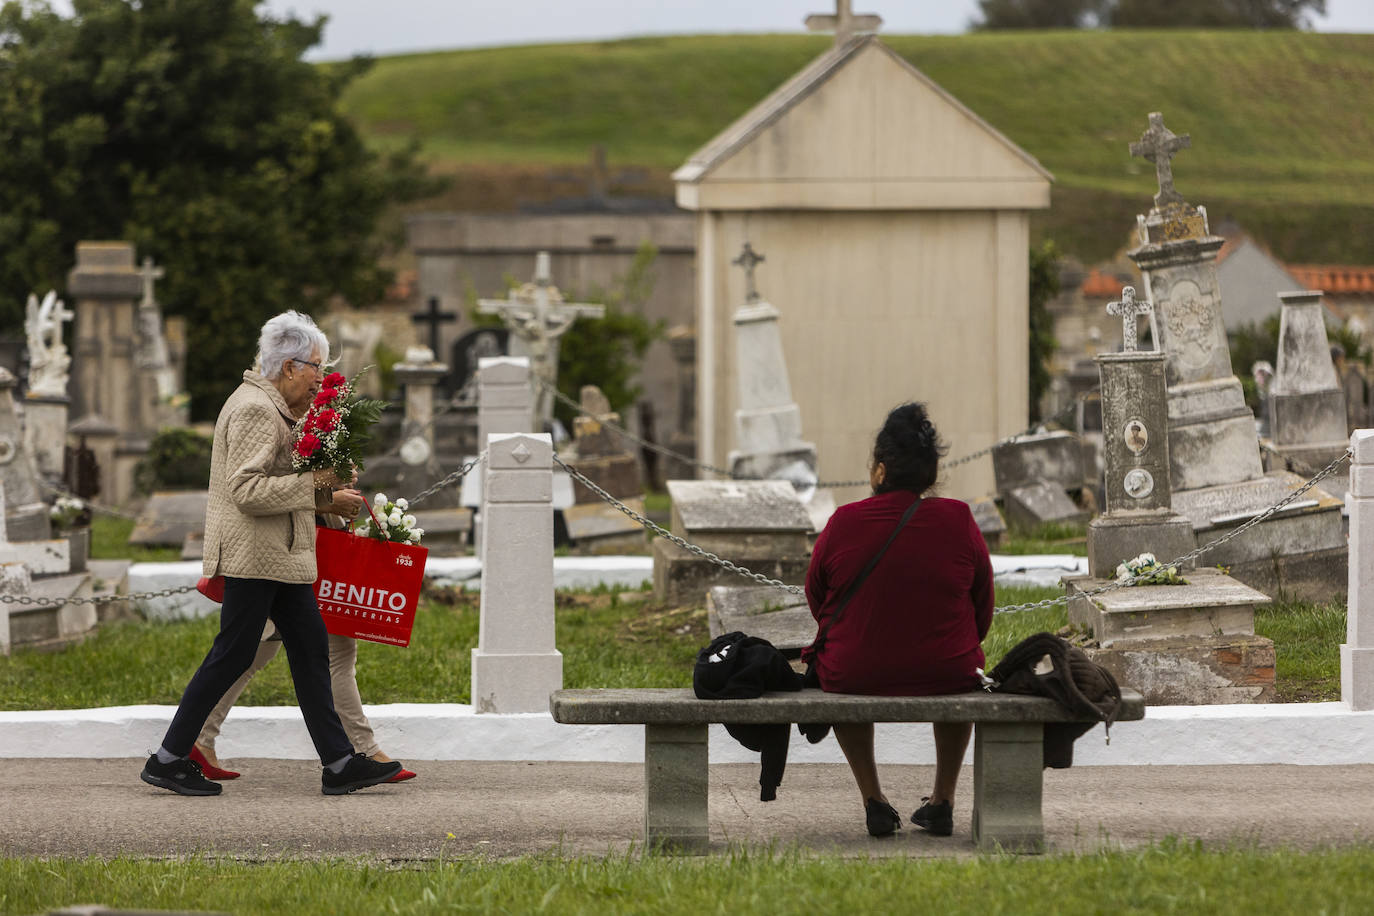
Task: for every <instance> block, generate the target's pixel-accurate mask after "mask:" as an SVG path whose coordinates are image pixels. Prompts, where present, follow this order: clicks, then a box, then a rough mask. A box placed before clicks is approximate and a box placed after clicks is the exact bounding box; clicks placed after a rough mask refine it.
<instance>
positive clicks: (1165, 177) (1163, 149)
mask: <svg viewBox="0 0 1374 916" xmlns="http://www.w3.org/2000/svg"><path fill="white" fill-rule="evenodd" d="M1192 145H1193V141H1192V139H1191V137H1190V135H1189V134H1184V135H1183V136H1181V137H1180V136H1178V135H1177V134H1175V133H1174V132H1173V131H1171V130H1169V128H1167V127H1165V126H1164V115H1162V114H1160V113H1159V112H1157V111H1152V112H1150V129H1149V130H1147V131H1145V133H1143V134H1141V135H1140V140H1139V141H1138V142H1136V143H1132V144H1131V155H1132V156H1141V157H1143V158H1144V159H1147V160H1149V161H1150V162H1153V163H1154V165H1155V177H1156V178H1157V179H1159V193H1158V194H1156V195H1155V207H1156V208H1161V207H1163V206H1164V205H1165V204H1171V203H1183V202H1184V201H1183V195H1182V194H1180V193H1178V191H1176V190H1174V169H1173V165H1172V162H1171V160H1172V159H1173V157H1174V153H1177V152H1178V151H1179V150H1182V149H1188V148H1189V147H1191V146H1192Z"/></svg>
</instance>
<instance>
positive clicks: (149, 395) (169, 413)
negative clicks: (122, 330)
mask: <svg viewBox="0 0 1374 916" xmlns="http://www.w3.org/2000/svg"><path fill="white" fill-rule="evenodd" d="M138 273H139V276H140V277H141V278H142V279H143V298H142V300H140V301H139V303H138V314H137V317H136V319H135V327H136V329H137V332H138V337H137V340H136V343H135V351H134V365H135V366H136V367H137V370H138V373H137V380H138V386H139V391H138V397H139V399H140V400H141V401H142V402H143V404H144V405H145V407H147V408H148V412H147V417H146V423H147V424H148V426H149V427H150V428H151V430H152V432H156V431H157V430H159V429H161V428H162V427H164V426H185V425H186V423H187V422H188V421H189V419H190V409H189V408H190V399H189V397H188V396H187V395H186V394H185V393H184V392H182V391H181V390H180V389H179V388H178V387H177V371H176V367H175V366H173V365H172V353H171V348H170V346H169V345H168V343H167V335H166V333H165V330H164V327H163V322H162V308H161V306H159V305H158V301H157V298H156V297H155V296H154V295H153V284H154V283H155V282H156V281H157V280H158V279H160V278H161V277H162V276H163V275H164V273H165V271H164V270H163V269H162V268H161V267H155V266H153V259H152V258H147V257H145V258H144V259H143V266H142V268H141V269H140V270H139V272H138Z"/></svg>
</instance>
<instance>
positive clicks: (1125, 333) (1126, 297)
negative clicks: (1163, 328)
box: [1107, 286, 1154, 353]
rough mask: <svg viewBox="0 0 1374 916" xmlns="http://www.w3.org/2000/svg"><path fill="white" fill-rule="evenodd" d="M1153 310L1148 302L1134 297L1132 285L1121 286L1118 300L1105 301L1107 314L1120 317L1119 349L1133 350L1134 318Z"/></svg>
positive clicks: (1134, 341)
mask: <svg viewBox="0 0 1374 916" xmlns="http://www.w3.org/2000/svg"><path fill="white" fill-rule="evenodd" d="M1153 311H1154V306H1153V305H1152V304H1150V302H1148V301H1147V300H1145V299H1137V298H1136V297H1135V287H1134V286H1126V287H1123V288H1122V290H1121V299H1120V301H1118V302H1109V303H1107V314H1108V315H1116V316H1118V317H1119V318H1120V319H1121V349H1122V351H1123V352H1126V353H1134V352H1135V350H1136V334H1135V320H1136V318H1137V317H1138V316H1140V315H1149V314H1151V313H1152V312H1153ZM1152 327H1153V325H1152Z"/></svg>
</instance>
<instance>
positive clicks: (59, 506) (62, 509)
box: [48, 496, 86, 531]
mask: <svg viewBox="0 0 1374 916" xmlns="http://www.w3.org/2000/svg"><path fill="white" fill-rule="evenodd" d="M85 511H86V504H85V503H84V502H82V501H81V500H79V499H77V498H76V497H75V496H59V497H57V501H56V502H54V503H53V504H52V508H51V509H49V510H48V517H49V518H51V519H52V523H53V525H55V526H56V527H57V530H59V531H66V530H67V529H68V528H70V527H72V525H74V524H76V519H77V517H78V516H80V515H81V513H82V512H85Z"/></svg>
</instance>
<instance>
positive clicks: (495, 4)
mask: <svg viewBox="0 0 1374 916" xmlns="http://www.w3.org/2000/svg"><path fill="white" fill-rule="evenodd" d="M1326 6H1327V15H1326V16H1325V17H1323V18H1322V19H1319V20H1317V22H1316V26H1317V28H1318V29H1319V30H1320V31H1324V32H1374V0H1327V3H1326ZM267 8H268V9H270V10H272V11H273V12H275V13H279V14H282V13H290V12H294V13H295V14H296V15H297V16H298V17H300V18H307V19H308V18H313V16H314V15H315V14H317V13H324V14H327V15H328V16H329V25H328V26H327V27H326V30H325V34H324V45H323V46H322V47H320V48H317V49H316V50H315V51H314V52H313V53H312V54H311V57H312V58H315V59H320V60H328V59H334V58H340V57H349V56H351V55H353V54H377V55H382V54H396V53H400V52H405V51H425V50H436V49H448V48H472V47H482V46H489V45H507V44H533V43H538V42H549V41H585V40H589V39H601V38H624V37H627V36H631V35H669V34H700V33H704V32H801V31H803V27H802V20H803V19H804V18H805V17H806V14H807V13H824V12H834V8H835V3H834V0H267ZM853 9H854V11H855V12H856V13H866V12H876V13H878V14H880V15H881V16H882V17H883V20H884V21H883V31H885V32H895V33H899V34H910V33H924V34H930V33H942V34H956V33H959V32H962V31H964V30H965V28H966V27H967V25H968V23H969V20H970V19H973V18H974V17H975V14H976V11H977V9H978V3H977V0H854V3H853Z"/></svg>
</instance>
